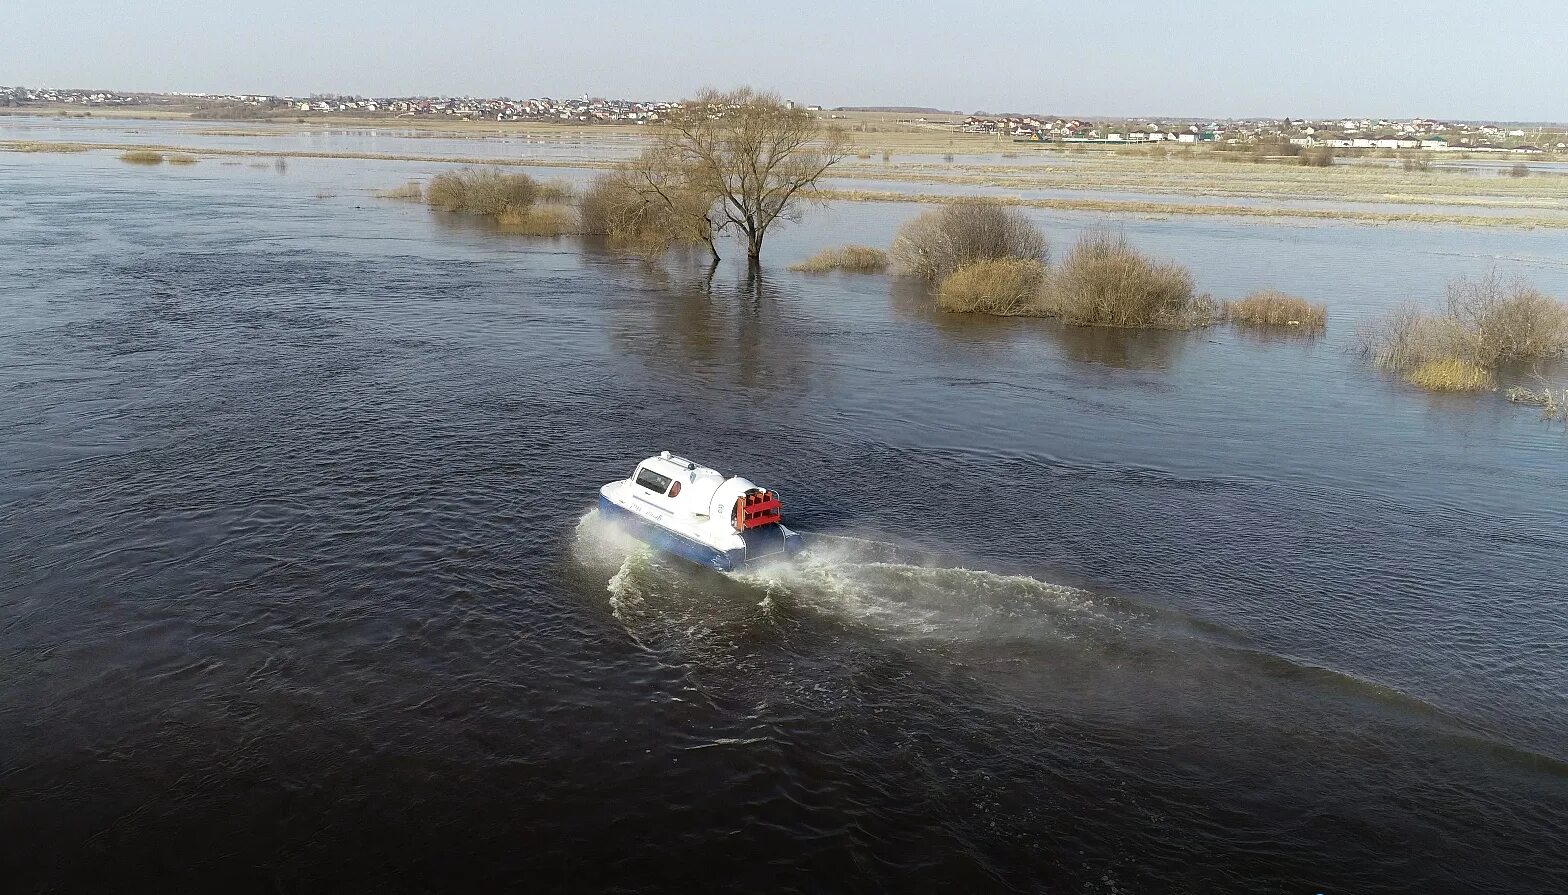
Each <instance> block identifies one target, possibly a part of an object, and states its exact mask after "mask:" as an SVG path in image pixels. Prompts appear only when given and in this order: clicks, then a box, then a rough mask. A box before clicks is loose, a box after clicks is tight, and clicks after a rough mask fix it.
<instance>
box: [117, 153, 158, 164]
mask: <svg viewBox="0 0 1568 895" xmlns="http://www.w3.org/2000/svg"><path fill="white" fill-rule="evenodd" d="M120 161H122V162H130V163H131V164H133V165H161V164H163V153H161V152H153V151H151V150H148V149H132V150H131V151H129V152H122V153H120Z"/></svg>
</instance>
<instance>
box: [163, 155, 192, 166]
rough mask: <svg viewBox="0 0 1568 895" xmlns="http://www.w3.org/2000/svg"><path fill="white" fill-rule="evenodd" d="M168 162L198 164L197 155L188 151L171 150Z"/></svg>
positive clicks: (172, 163) (173, 163)
mask: <svg viewBox="0 0 1568 895" xmlns="http://www.w3.org/2000/svg"><path fill="white" fill-rule="evenodd" d="M168 162H169V164H171V165H194V164H196V156H194V155H191V154H190V153H188V152H171V153H169V156H168Z"/></svg>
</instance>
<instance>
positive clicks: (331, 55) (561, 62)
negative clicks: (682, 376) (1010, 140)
mask: <svg viewBox="0 0 1568 895" xmlns="http://www.w3.org/2000/svg"><path fill="white" fill-rule="evenodd" d="M0 84H5V85H17V84H23V85H26V86H56V87H103V88H120V89H135V90H160V91H177V90H189V91H210V92H241V91H243V92H257V93H285V94H301V95H302V94H309V93H313V92H339V93H358V94H369V95H400V94H455V95H465V94H466V95H473V96H495V95H508V96H513V97H528V96H541V95H548V96H574V95H578V94H582V93H590V94H594V95H600V96H614V97H625V98H634V99H674V98H678V97H680V96H683V95H686V94H689V93H691V92H692V91H693V90H695V89H697V88H700V87H703V86H715V87H730V86H736V85H740V84H751V85H754V86H757V87H764V88H771V89H774V90H777V91H779V92H780V93H782V94H784V95H785V96H787V97H790V98H794V99H798V100H801V101H803V102H819V103H823V104H825V105H921V106H936V107H939V108H944V109H958V110H962V111H966V112H968V111H974V110H976V109H986V110H990V111H1034V112H1051V113H1064V114H1084V115H1091V114H1099V115H1145V114H1148V115H1161V114H1163V115H1171V116H1176V115H1191V116H1216V117H1230V116H1249V115H1257V116H1264V115H1267V116H1284V115H1291V116H1296V117H1316V116H1328V115H1357V116H1361V115H1377V116H1384V115H1387V116H1398V117H1412V116H1417V115H1424V116H1433V117H1446V118H1491V119H1508V120H1555V121H1564V120H1568V0H1508V2H1505V3H1502V4H1500V5H1493V4H1486V3H1478V2H1475V0H1423V2H1412V0H1286V2H1272V0H1271V2H1253V0H1207V2H1203V0H1199V2H1174V0H1119V2H1094V0H1080V2H1076V3H1060V2H1054V0H1052V2H1047V0H1036V2H1022V0H1006V2H919V0H899V2H888V0H870V2H859V3H832V2H822V0H788V2H767V0H740V2H734V0H729V2H725V0H707V2H688V0H675V2H645V3H636V4H632V3H627V4H619V3H607V2H601V0H577V2H557V3H539V2H531V0H523V2H518V0H512V2H503V0H444V2H421V3H415V2H411V0H381V2H376V3H365V2H341V0H313V2H302V0H261V2H245V3H231V2H226V0H114V2H107V0H0Z"/></svg>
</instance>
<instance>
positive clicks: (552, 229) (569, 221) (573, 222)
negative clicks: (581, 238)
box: [495, 205, 578, 236]
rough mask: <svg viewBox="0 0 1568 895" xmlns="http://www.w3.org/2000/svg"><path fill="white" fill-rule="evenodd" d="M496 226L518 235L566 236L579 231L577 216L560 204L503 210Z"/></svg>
mask: <svg viewBox="0 0 1568 895" xmlns="http://www.w3.org/2000/svg"><path fill="white" fill-rule="evenodd" d="M495 221H496V226H497V227H499V228H500V229H501V230H502V231H504V232H506V233H515V234H517V235H518V236H566V235H568V234H571V233H576V232H577V229H578V228H577V217H576V216H575V215H573V214H572V211H571V209H569V208H564V207H562V206H560V205H539V206H535V207H533V208H517V209H512V210H510V211H503V212H501V213H500V214H499V215H497V216H496V219H495Z"/></svg>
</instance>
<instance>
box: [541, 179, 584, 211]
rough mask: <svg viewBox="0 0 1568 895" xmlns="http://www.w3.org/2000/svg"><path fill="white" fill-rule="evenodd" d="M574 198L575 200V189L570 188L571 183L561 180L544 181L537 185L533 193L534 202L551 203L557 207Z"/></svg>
mask: <svg viewBox="0 0 1568 895" xmlns="http://www.w3.org/2000/svg"><path fill="white" fill-rule="evenodd" d="M575 198H577V189H576V187H574V186H572V182H571V181H570V180H565V179H563V178H556V179H553V180H546V181H545V182H544V183H541V184H539V185H538V188H537V190H536V192H535V193H534V201H535V202H544V203H552V204H557V205H559V204H564V203H567V202H570V201H572V200H573V199H575Z"/></svg>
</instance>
